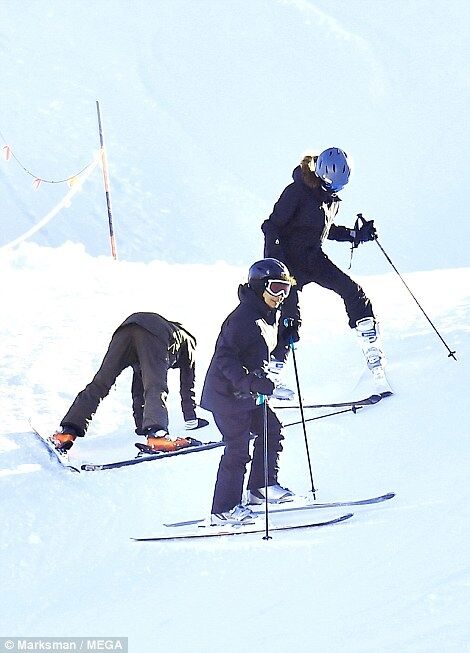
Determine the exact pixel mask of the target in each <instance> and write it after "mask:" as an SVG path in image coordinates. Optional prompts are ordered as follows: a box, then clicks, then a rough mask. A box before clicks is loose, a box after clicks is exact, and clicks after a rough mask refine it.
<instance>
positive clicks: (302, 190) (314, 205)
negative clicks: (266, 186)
mask: <svg viewBox="0 0 470 653" xmlns="http://www.w3.org/2000/svg"><path fill="white" fill-rule="evenodd" d="M292 177H293V180H294V181H293V183H291V184H289V186H287V187H286V188H285V189H284V191H283V192H282V194H281V196H280V198H279V199H278V201H277V202H276V204H275V205H274V209H273V212H272V213H271V215H270V216H269V218H268V219H267V220H265V221H264V222H263V224H262V226H261V229H262V231H263V233H264V235H265V248H264V256H265V257H273V258H277V259H279V260H281V261H282V262H283V263H285V264H286V265H287V267H288V268H289V272H290V273H291V274H292V275H293V276H294V277H295V278H296V279H297V281H298V282H299V283H300V284H302V282H303V279H304V278H305V275H307V277H308V278H310V274H309V273H311V271H312V269H313V268H314V266H315V262H316V259H317V257H318V256H319V255H320V254H321V246H322V243H323V240H324V239H325V238H328V239H330V240H339V241H350V242H351V241H352V237H351V234H350V229H348V228H347V227H343V226H339V225H335V224H333V220H334V218H335V217H336V214H337V213H338V209H339V202H340V201H341V200H340V199H339V197H338V196H337V195H335V194H332V193H330V192H328V191H326V190H323V189H322V188H318V189H316V188H315V189H314V188H311V187H309V186H308V185H307V184H306V183H305V181H304V180H303V178H302V171H301V168H300V166H297V168H295V170H294V172H293V173H292Z"/></svg>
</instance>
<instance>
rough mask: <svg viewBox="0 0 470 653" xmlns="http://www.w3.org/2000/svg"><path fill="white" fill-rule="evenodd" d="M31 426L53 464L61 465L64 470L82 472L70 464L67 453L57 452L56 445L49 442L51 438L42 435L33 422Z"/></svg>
mask: <svg viewBox="0 0 470 653" xmlns="http://www.w3.org/2000/svg"><path fill="white" fill-rule="evenodd" d="M30 426H31V432H32V434H33V435H34V437H35V438H36V440H37V441H38V442H40V443H41V445H42V446H43V448H45V449H46V450H47V453H48V454H49V458H50V459H51V460H52V461H53V462H55V463H59V465H60V466H61V467H62V468H63V469H66V470H69V471H71V472H80V470H79V469H77V467H74V466H73V465H71V464H70V463H69V457H68V453H67V452H64V453H61V452H60V451H57V449H56V448H55V447H54V445H53V444H52V442H51V441H50V440H49V438H48V437H46V436H44V435H42V433H41V432H40V431H39V430H38V429H37V428H36V427H35V426H34V425H33V424H32V423H31V421H30Z"/></svg>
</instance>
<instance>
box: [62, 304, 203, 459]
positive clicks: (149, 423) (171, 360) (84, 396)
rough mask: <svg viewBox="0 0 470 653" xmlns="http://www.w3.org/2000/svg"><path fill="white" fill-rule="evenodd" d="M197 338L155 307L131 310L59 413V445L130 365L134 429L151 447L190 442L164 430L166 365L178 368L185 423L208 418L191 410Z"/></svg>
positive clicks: (82, 425) (68, 442) (67, 443)
mask: <svg viewBox="0 0 470 653" xmlns="http://www.w3.org/2000/svg"><path fill="white" fill-rule="evenodd" d="M195 347H196V339H195V338H194V336H193V335H191V334H190V333H189V331H187V330H186V329H185V328H184V327H183V326H182V325H181V324H180V323H179V322H171V321H169V320H167V319H165V318H164V317H162V316H161V315H158V314H157V313H133V314H132V315H130V316H129V317H128V318H126V319H125V320H124V322H123V323H122V324H121V325H120V326H119V327H118V328H117V329H116V331H115V332H114V334H113V336H112V338H111V342H110V344H109V347H108V351H107V352H106V355H105V357H104V359H103V362H102V363H101V366H100V368H99V370H98V372H97V373H96V375H95V376H94V378H93V380H92V381H91V383H89V384H88V385H87V386H86V388H85V389H84V390H82V391H81V392H79V394H78V395H77V397H76V398H75V400H74V402H73V403H72V405H71V406H70V408H69V410H68V411H67V414H66V415H65V416H64V418H63V419H62V421H61V423H60V425H61V427H62V429H61V431H60V432H57V433H55V434H54V435H53V436H51V440H52V442H53V443H54V445H55V446H56V448H57V449H59V450H67V449H69V448H70V447H71V446H72V444H73V441H74V440H75V438H76V437H77V436H78V437H83V436H84V435H85V433H86V431H87V428H88V425H89V423H90V421H91V419H92V417H93V415H94V413H95V412H96V409H97V408H98V405H99V404H100V402H101V400H102V399H103V398H104V397H106V396H107V395H108V393H109V391H110V389H111V387H112V386H113V385H114V383H115V381H116V379H117V377H118V376H119V374H121V372H122V371H123V370H124V369H125V368H127V367H130V366H131V367H132V368H133V379H132V405H133V414H134V421H135V425H136V433H137V434H138V435H147V444H148V445H149V446H150V447H151V448H154V449H155V450H173V449H176V448H180V447H183V446H189V444H191V442H190V439H186V438H176V439H171V438H170V437H169V435H168V411H167V406H166V399H167V396H168V384H167V375H168V370H169V369H173V368H178V369H179V370H180V394H181V408H182V411H183V415H184V419H185V420H186V428H187V429H194V428H199V427H200V426H205V425H207V424H208V422H207V421H206V420H202V419H198V418H197V417H196V412H195V407H196V403H195V398H194V380H195V359H194V354H195Z"/></svg>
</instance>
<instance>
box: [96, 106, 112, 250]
mask: <svg viewBox="0 0 470 653" xmlns="http://www.w3.org/2000/svg"><path fill="white" fill-rule="evenodd" d="M96 111H97V113H98V128H99V132H100V153H101V167H102V169H103V182H104V192H105V194H106V206H107V208H108V223H109V238H110V241H111V254H112V256H113V259H114V260H117V249H116V240H115V238H114V228H113V214H112V211H111V195H110V190H109V172H108V160H107V158H106V150H105V147H104V139H103V128H102V125H101V112H100V103H99V102H98V100H96Z"/></svg>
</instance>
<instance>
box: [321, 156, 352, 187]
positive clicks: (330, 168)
mask: <svg viewBox="0 0 470 653" xmlns="http://www.w3.org/2000/svg"><path fill="white" fill-rule="evenodd" d="M315 174H316V175H317V177H320V179H321V180H322V182H323V186H324V187H325V188H326V189H327V190H331V191H332V192H333V193H337V192H338V191H340V190H341V189H342V188H344V187H345V186H346V184H347V183H348V181H349V175H350V174H351V167H350V164H349V163H348V155H347V154H346V152H343V150H340V149H339V148H338V147H329V148H328V149H327V150H324V151H323V152H322V153H321V154H320V155H319V156H318V159H317V161H316V164H315Z"/></svg>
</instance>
